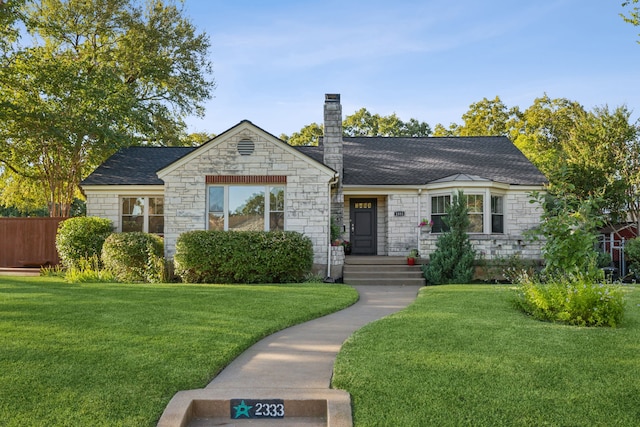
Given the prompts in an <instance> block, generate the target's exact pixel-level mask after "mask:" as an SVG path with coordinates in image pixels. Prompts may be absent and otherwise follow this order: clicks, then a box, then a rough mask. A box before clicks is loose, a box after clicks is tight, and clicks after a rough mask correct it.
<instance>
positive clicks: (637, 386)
mask: <svg viewBox="0 0 640 427" xmlns="http://www.w3.org/2000/svg"><path fill="white" fill-rule="evenodd" d="M510 298H512V294H511V290H510V289H509V288H508V287H506V286H482V285H466V286H464V285H463V286H460V285H457V286H454V285H452V286H439V287H427V288H423V289H422V290H421V292H420V295H419V297H418V299H417V301H416V302H415V303H414V304H413V305H412V306H410V307H409V308H408V309H406V310H404V311H402V312H399V313H396V314H395V315H393V316H390V317H387V318H385V319H382V320H380V321H378V322H375V323H372V324H370V325H368V326H365V327H364V328H363V329H361V330H359V331H358V332H356V334H354V335H353V336H352V337H351V338H350V339H349V340H348V341H347V343H346V344H345V345H344V346H343V348H342V351H341V352H340V354H339V355H338V360H337V362H336V366H335V374H334V379H333V386H334V387H335V388H340V389H345V390H347V391H349V392H350V393H351V395H352V402H353V409H354V421H355V425H356V426H357V427H362V426H392V425H393V426H425V425H434V426H436V425H437V426H460V425H469V426H543V425H549V426H630V427H631V426H634V427H635V426H638V425H640V380H639V378H640V287H638V286H635V287H634V286H626V287H625V299H626V301H627V306H626V316H625V318H624V320H623V323H622V324H621V326H620V327H619V328H616V329H610V328H581V327H575V326H565V325H560V324H552V323H543V322H540V321H537V320H534V319H532V318H530V317H527V316H525V315H524V314H522V313H521V312H520V311H518V310H516V309H515V308H513V306H512V305H511V302H510Z"/></svg>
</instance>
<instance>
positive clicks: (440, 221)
mask: <svg viewBox="0 0 640 427" xmlns="http://www.w3.org/2000/svg"><path fill="white" fill-rule="evenodd" d="M449 205H451V196H434V197H432V198H431V220H432V221H433V226H432V227H431V231H433V232H434V233H442V232H443V231H449V226H448V225H447V224H445V223H444V218H445V217H446V216H447V209H449Z"/></svg>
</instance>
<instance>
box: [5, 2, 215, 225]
mask: <svg viewBox="0 0 640 427" xmlns="http://www.w3.org/2000/svg"><path fill="white" fill-rule="evenodd" d="M141 1H142V0H141ZM3 7H4V6H3ZM19 12H20V13H19V14H18V15H17V16H18V18H17V19H19V21H20V23H21V24H22V25H24V28H25V31H26V33H27V34H28V35H29V36H30V37H31V40H32V43H31V44H30V45H28V46H26V47H25V46H23V45H21V44H20V43H18V42H17V40H16V39H15V38H11V37H6V35H5V33H4V32H3V33H2V36H3V43H4V46H6V48H5V51H4V55H3V57H2V58H0V61H2V64H0V65H2V66H1V67H0V164H1V165H2V166H3V167H2V170H1V171H0V173H2V177H1V178H2V179H4V180H7V179H10V178H11V177H12V176H13V177H16V176H19V177H21V179H26V180H29V181H31V182H38V183H40V185H41V186H42V187H43V188H44V189H45V191H46V197H47V199H46V202H45V203H44V204H47V205H48V206H49V211H50V215H52V216H67V215H68V212H69V208H70V205H71V202H72V201H73V199H74V197H75V196H76V195H77V194H78V184H79V182H80V180H82V179H83V178H84V177H85V176H86V175H87V174H88V173H89V172H90V171H91V170H92V169H93V168H95V167H96V166H97V165H99V164H100V163H101V162H102V161H104V159H105V158H106V157H108V156H109V155H110V154H112V153H113V152H115V151H116V150H117V149H118V148H119V147H122V146H129V145H137V144H154V145H179V144H180V140H181V137H183V136H184V129H185V128H186V125H185V123H184V118H185V117H186V116H187V115H191V114H196V115H202V113H203V102H204V101H205V100H206V99H208V98H209V97H210V96H211V92H212V90H213V89H214V86H215V85H214V82H213V80H210V79H209V77H208V75H209V73H210V70H211V65H210V62H209V60H208V57H207V55H208V49H209V41H208V38H207V37H206V35H204V34H197V33H196V30H195V28H194V27H193V25H192V24H191V23H190V22H189V21H188V20H187V19H186V18H185V17H183V16H182V11H181V10H180V9H179V8H178V7H177V6H176V5H175V4H174V3H173V2H171V1H170V2H168V3H167V2H165V1H164V0H145V2H144V4H140V3H139V2H136V1H134V0H89V1H83V2H78V1H73V0H33V1H28V2H25V4H24V5H23V6H22V7H21V8H20V9H19ZM3 16H4V15H3ZM14 16H15V15H14ZM6 189H7V186H5V187H4V191H3V193H2V199H5V200H6V199H7V198H10V195H8V194H7V193H6Z"/></svg>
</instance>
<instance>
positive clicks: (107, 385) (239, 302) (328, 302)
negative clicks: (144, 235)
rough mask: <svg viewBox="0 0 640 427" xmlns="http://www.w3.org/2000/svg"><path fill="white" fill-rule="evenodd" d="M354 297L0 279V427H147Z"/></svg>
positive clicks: (316, 289)
mask: <svg viewBox="0 0 640 427" xmlns="http://www.w3.org/2000/svg"><path fill="white" fill-rule="evenodd" d="M356 299H357V293H356V292H355V291H354V290H353V289H351V288H349V287H346V286H341V285H326V284H302V285H299V284H298V285H273V286H268V285H265V286H262V285H260V286H257V285H256V286H241V285H233V286H224V285H185V284H166V285H165V284H163V285H157V284H154V285H141V284H136V285H123V284H104V283H102V284H75V285H74V284H68V283H65V282H63V281H61V280H60V279H56V278H11V277H0V426H2V427H9V426H62V425H65V426H136V427H137V426H153V425H155V424H156V422H157V420H158V418H159V417H160V415H161V414H162V411H163V410H164V408H165V406H166V404H167V403H168V402H169V400H170V399H171V397H172V396H173V395H174V394H175V393H176V392H177V391H179V390H188V389H193V388H201V387H204V386H205V385H206V384H207V383H208V382H209V381H210V380H211V379H212V378H213V377H214V376H215V374H216V373H217V372H219V371H220V370H221V369H222V368H223V367H224V366H226V365H227V364H228V363H229V362H230V361H231V360H233V359H234V357H236V356H237V355H238V354H240V353H241V352H242V351H243V350H244V349H246V348H247V347H248V346H250V345H251V344H252V343H254V342H256V341H257V340H259V339H260V338H261V337H264V336H266V335H268V334H270V333H273V332H274V331H277V330H279V329H282V328H285V327H287V326H290V325H293V324H296V323H300V322H302V321H305V320H308V319H311V318H314V317H318V316H320V315H322V314H326V313H329V312H332V311H335V310H337V309H339V308H343V307H345V306H348V305H350V304H352V303H353V302H354V301H355V300H356Z"/></svg>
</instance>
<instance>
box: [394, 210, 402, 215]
mask: <svg viewBox="0 0 640 427" xmlns="http://www.w3.org/2000/svg"><path fill="white" fill-rule="evenodd" d="M393 216H404V211H395V212H394V213H393Z"/></svg>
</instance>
